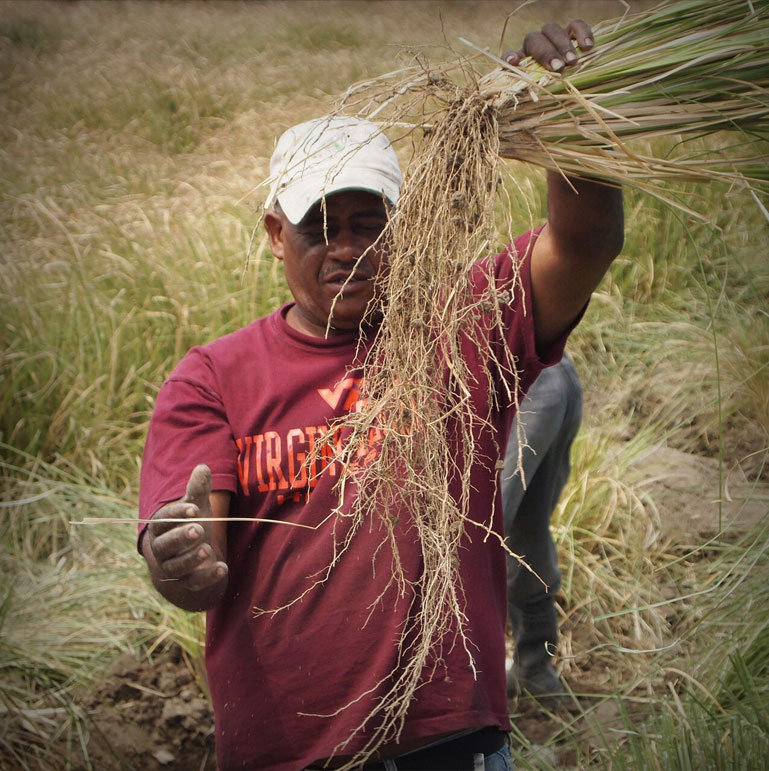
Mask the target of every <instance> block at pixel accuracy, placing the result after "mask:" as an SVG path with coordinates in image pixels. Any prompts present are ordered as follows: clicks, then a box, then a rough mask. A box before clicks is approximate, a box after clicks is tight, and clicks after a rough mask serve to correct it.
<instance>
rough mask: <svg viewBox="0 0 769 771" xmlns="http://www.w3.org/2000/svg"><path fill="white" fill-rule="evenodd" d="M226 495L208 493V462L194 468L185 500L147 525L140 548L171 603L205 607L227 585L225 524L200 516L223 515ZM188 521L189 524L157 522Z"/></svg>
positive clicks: (227, 502)
mask: <svg viewBox="0 0 769 771" xmlns="http://www.w3.org/2000/svg"><path fill="white" fill-rule="evenodd" d="M229 507H230V493H229V492H226V491H223V490H216V491H214V492H211V472H210V470H209V469H208V467H207V466H204V465H200V466H196V467H195V469H193V471H192V474H191V475H190V480H189V483H188V485H187V492H186V494H185V495H184V497H183V498H181V499H180V500H178V501H174V502H172V503H168V504H166V505H165V506H163V507H162V508H160V509H158V511H156V512H155V514H154V515H153V517H152V519H151V520H150V521H149V523H148V525H147V529H146V530H145V532H144V534H143V537H142V542H141V551H142V554H143V555H144V559H145V560H146V561H147V566H148V567H149V571H150V577H151V578H152V583H153V584H154V586H155V588H156V589H157V590H158V591H159V592H160V593H161V594H162V595H163V596H164V597H165V598H166V599H167V600H168V601H169V602H172V603H173V604H174V605H177V606H178V607H180V608H182V609H184V610H191V611H198V610H208V609H209V608H212V607H213V606H214V605H216V604H217V603H218V602H219V600H221V598H222V596H223V595H224V592H225V590H226V588H227V575H228V569H227V527H226V523H225V522H223V521H222V522H199V521H195V520H196V518H198V517H216V518H224V517H227V515H228V512H229ZM161 519H189V520H190V522H189V523H187V522H184V523H172V522H160V521H157V520H161Z"/></svg>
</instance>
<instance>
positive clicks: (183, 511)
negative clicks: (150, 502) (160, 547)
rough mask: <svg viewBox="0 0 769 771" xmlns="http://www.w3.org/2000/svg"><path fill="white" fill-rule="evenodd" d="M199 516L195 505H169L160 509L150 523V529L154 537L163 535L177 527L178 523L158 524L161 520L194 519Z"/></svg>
mask: <svg viewBox="0 0 769 771" xmlns="http://www.w3.org/2000/svg"><path fill="white" fill-rule="evenodd" d="M197 514H198V507H197V506H196V505H195V504H193V503H169V504H168V505H167V506H163V508H162V509H159V510H158V511H157V512H156V513H155V516H154V517H153V518H152V519H151V520H150V521H149V525H148V527H149V529H150V532H151V533H152V535H153V537H155V538H156V537H157V536H159V535H162V534H163V533H166V532H168V531H169V530H171V529H172V528H175V527H177V525H178V524H179V523H178V522H158V521H157V520H159V519H194V518H195V517H196V516H197Z"/></svg>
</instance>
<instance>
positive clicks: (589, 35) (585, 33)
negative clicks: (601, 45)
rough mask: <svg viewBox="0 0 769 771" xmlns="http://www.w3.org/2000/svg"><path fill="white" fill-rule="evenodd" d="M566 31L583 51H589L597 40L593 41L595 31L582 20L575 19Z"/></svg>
mask: <svg viewBox="0 0 769 771" xmlns="http://www.w3.org/2000/svg"><path fill="white" fill-rule="evenodd" d="M566 31H567V32H568V33H569V35H570V37H571V38H572V40H576V41H577V45H578V46H579V47H580V49H582V50H583V51H589V50H590V49H591V48H592V47H593V44H594V43H595V40H593V31H592V30H591V29H590V25H589V24H588V23H587V22H584V21H582V19H574V21H572V22H569V26H568V27H566Z"/></svg>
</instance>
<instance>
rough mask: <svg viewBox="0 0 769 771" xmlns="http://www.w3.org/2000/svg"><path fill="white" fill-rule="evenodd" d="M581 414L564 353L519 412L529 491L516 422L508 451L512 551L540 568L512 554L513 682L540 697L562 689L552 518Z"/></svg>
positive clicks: (505, 492) (505, 495)
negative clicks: (556, 655) (556, 657)
mask: <svg viewBox="0 0 769 771" xmlns="http://www.w3.org/2000/svg"><path fill="white" fill-rule="evenodd" d="M581 416H582V389H581V386H580V384H579V379H578V377H577V373H576V371H575V369H574V366H573V364H572V363H571V361H570V360H569V359H568V358H567V357H565V356H564V359H563V361H562V362H561V363H560V364H557V365H555V366H553V367H549V368H548V369H546V370H544V371H543V372H542V374H541V375H540V376H539V378H538V379H537V381H536V382H535V383H534V385H533V386H532V388H531V389H530V391H529V393H528V395H527V397H526V399H524V401H523V403H522V404H521V410H520V413H519V415H518V416H517V417H516V420H520V421H521V425H522V426H523V427H524V429H525V439H526V446H525V447H524V449H523V457H522V465H523V471H524V478H525V480H526V488H525V489H524V486H523V484H522V480H521V478H520V475H519V474H518V473H517V471H516V467H517V464H518V442H517V437H516V433H515V426H513V431H512V432H511V436H510V440H509V443H508V446H507V451H506V455H505V468H504V471H503V474H502V483H501V484H502V501H503V507H504V518H505V535H506V537H507V542H508V545H509V546H510V548H511V549H512V551H514V552H515V553H516V554H519V555H520V556H521V557H522V558H523V559H524V560H525V562H526V563H527V564H528V565H529V567H531V569H532V570H533V571H534V572H535V573H536V575H533V574H532V573H531V571H529V570H528V569H527V568H526V567H524V566H522V565H521V564H520V563H519V562H518V561H517V560H516V559H514V558H512V557H509V558H508V604H509V612H510V622H511V626H512V631H513V637H514V639H515V668H514V671H513V673H512V674H513V678H512V681H511V682H510V686H511V687H512V688H516V687H517V688H519V689H524V690H528V691H530V692H531V693H532V694H533V695H542V694H547V693H561V692H562V685H561V683H560V680H559V679H558V677H557V675H556V674H555V671H554V669H553V667H552V663H551V657H552V654H553V652H554V651H555V647H556V644H557V640H558V617H557V612H556V608H555V594H556V592H557V591H558V587H559V585H560V576H561V574H560V571H559V570H558V565H557V556H556V550H555V544H554V543H553V538H552V535H551V533H550V517H551V515H552V513H553V510H554V509H555V507H556V505H557V503H558V499H559V498H560V495H561V492H562V490H563V487H564V485H565V484H566V480H567V479H568V476H569V471H570V463H569V452H570V449H571V444H572V441H573V440H574V437H575V435H576V433H577V430H578V429H579V425H580V420H581ZM540 579H541V580H540ZM543 582H544V583H543Z"/></svg>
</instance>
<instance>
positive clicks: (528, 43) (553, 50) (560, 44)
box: [502, 19, 594, 72]
mask: <svg viewBox="0 0 769 771" xmlns="http://www.w3.org/2000/svg"><path fill="white" fill-rule="evenodd" d="M572 41H574V42H576V44H577V46H579V48H580V49H581V50H583V51H589V50H590V49H591V48H592V47H593V42H594V41H593V33H592V30H591V29H590V26H589V25H588V24H587V23H586V22H584V21H582V20H581V19H575V20H574V21H572V22H570V23H569V25H568V26H567V27H566V29H563V27H561V26H560V25H558V24H555V23H554V22H553V23H550V24H545V26H544V27H542V30H541V31H540V32H529V34H528V35H526V37H525V38H524V40H523V48H522V49H521V50H520V51H505V53H504V54H502V58H503V59H504V60H505V61H507V62H509V63H510V64H512V65H516V64H519V63H520V62H521V60H523V59H525V58H526V57H527V56H531V58H532V59H535V60H536V61H537V62H539V63H540V64H541V65H542V66H543V67H547V68H548V69H550V70H554V71H555V72H560V71H561V70H563V69H564V68H565V67H571V66H572V65H574V64H576V63H577V60H578V59H579V54H578V53H577V51H576V49H575V48H574V45H573V43H572Z"/></svg>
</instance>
